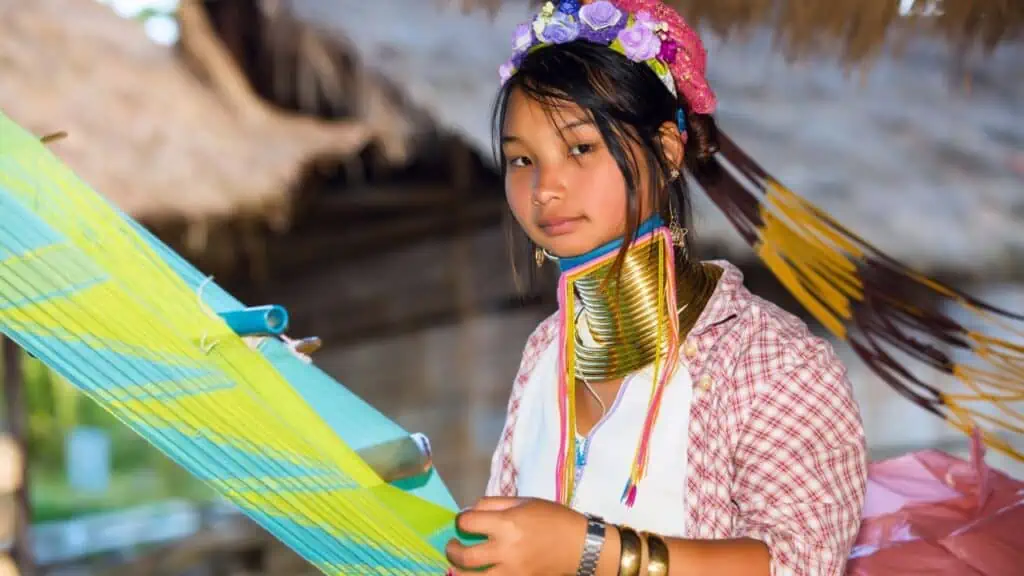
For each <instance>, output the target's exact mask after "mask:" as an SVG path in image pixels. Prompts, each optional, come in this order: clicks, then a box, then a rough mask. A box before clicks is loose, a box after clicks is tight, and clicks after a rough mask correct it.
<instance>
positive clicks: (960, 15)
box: [449, 0, 1024, 63]
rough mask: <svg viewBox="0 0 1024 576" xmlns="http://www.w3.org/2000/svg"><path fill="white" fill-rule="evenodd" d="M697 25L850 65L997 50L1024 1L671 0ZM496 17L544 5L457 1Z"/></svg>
mask: <svg viewBox="0 0 1024 576" xmlns="http://www.w3.org/2000/svg"><path fill="white" fill-rule="evenodd" d="M665 2H666V4H668V5H670V6H672V7H674V8H676V9H678V10H679V11H680V13H681V14H683V15H684V16H685V17H686V19H687V20H688V21H689V22H690V23H691V24H694V25H699V26H702V27H705V28H707V29H709V30H714V31H715V32H717V33H719V34H721V35H723V36H730V35H733V34H743V33H745V32H749V31H751V30H758V29H763V28H766V27H767V28H770V29H772V30H773V31H774V33H775V39H776V40H777V45H776V46H777V47H778V48H780V49H781V50H782V51H783V52H785V53H786V54H787V55H789V56H791V57H806V56H812V57H816V56H819V55H820V54H821V53H822V52H823V51H829V52H832V53H834V54H836V55H837V56H839V57H840V58H841V59H842V60H843V61H845V62H847V63H864V62H865V61H868V60H871V59H873V58H874V57H876V56H877V55H878V53H879V50H880V49H882V48H884V47H885V46H886V44H887V43H888V42H889V41H890V40H892V38H893V36H906V35H908V34H909V35H926V36H934V37H939V38H943V39H945V40H947V41H948V42H950V43H951V44H953V45H955V46H957V47H961V48H966V47H977V48H981V49H983V50H991V49H993V48H995V47H996V46H998V45H999V44H1000V43H1002V42H1006V41H1009V40H1012V39H1015V38H1016V39H1019V38H1020V37H1021V35H1022V34H1024V3H1022V2H1015V1H1011V2H1007V1H1006V0H822V1H813V2H807V1H799V2H798V1H794V0H734V1H732V2H724V1H722V0H665ZM453 3H454V4H457V5H459V6H461V7H462V9H464V10H467V11H471V10H474V9H479V8H482V9H485V10H487V11H488V12H491V13H494V12H496V11H497V10H498V9H499V8H500V7H501V6H503V5H513V6H514V7H519V6H522V5H523V4H529V5H531V6H537V5H539V4H541V3H543V0H455V2H449V4H453Z"/></svg>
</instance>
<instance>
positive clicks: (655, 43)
mask: <svg viewBox="0 0 1024 576" xmlns="http://www.w3.org/2000/svg"><path fill="white" fill-rule="evenodd" d="M618 40H619V42H620V43H621V44H622V48H623V52H624V53H625V54H626V58H629V59H630V60H632V61H634V62H643V61H644V60H650V59H651V58H654V57H655V56H657V55H658V52H659V51H660V50H661V39H660V38H658V36H657V35H656V34H655V33H654V30H651V29H650V28H648V27H647V26H644V25H643V24H641V23H640V22H636V23H634V24H633V25H632V26H630V27H628V28H626V29H624V30H623V31H622V32H619V38H618Z"/></svg>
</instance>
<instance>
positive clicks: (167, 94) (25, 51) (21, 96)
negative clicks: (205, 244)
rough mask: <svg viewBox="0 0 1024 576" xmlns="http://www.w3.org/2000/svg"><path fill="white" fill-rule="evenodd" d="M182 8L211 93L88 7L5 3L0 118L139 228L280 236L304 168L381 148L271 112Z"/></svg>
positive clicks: (104, 10) (188, 44)
mask: <svg viewBox="0 0 1024 576" xmlns="http://www.w3.org/2000/svg"><path fill="white" fill-rule="evenodd" d="M182 6H183V8H182V14H181V15H182V27H183V40H182V42H183V44H185V48H186V49H189V50H191V52H192V53H193V54H201V55H202V56H201V57H200V59H201V60H204V62H203V64H205V65H208V66H209V68H208V70H207V72H208V74H207V75H206V80H208V82H207V83H204V82H202V81H201V80H200V79H199V78H198V77H197V76H196V75H195V74H194V73H193V72H192V71H190V70H189V68H188V67H186V65H185V64H184V63H183V61H182V59H181V58H180V57H179V56H178V55H177V54H176V53H175V51H174V50H173V49H170V48H167V47H163V46H159V45H156V44H154V43H153V42H151V41H150V40H149V39H148V38H147V36H146V34H145V32H144V30H143V28H142V25H141V24H140V23H138V22H135V21H131V20H126V19H123V18H121V17H119V16H117V15H116V14H114V13H113V12H112V10H111V9H110V8H108V7H106V6H103V5H101V4H100V3H98V2H96V0H4V2H3V6H2V7H0V78H2V79H3V80H2V81H0V110H3V112H4V113H5V114H6V115H8V116H10V117H11V118H13V119H14V121H16V122H18V123H19V124H21V125H22V126H24V127H26V128H27V129H28V130H30V131H33V132H35V133H37V134H39V135H43V134H47V133H51V132H56V131H66V132H67V133H68V138H66V139H64V140H62V141H60V142H56V143H54V144H52V145H51V146H52V147H53V150H54V151H55V153H56V154H58V155H59V156H60V157H62V158H63V159H64V160H65V161H66V163H67V164H68V165H69V166H70V167H71V168H72V169H73V170H74V171H75V172H76V173H77V174H78V175H79V176H81V177H82V178H83V179H84V180H85V181H87V182H88V183H90V184H91V185H92V186H93V187H94V188H95V189H96V190H98V191H100V192H101V193H103V194H105V195H107V196H108V197H110V198H111V199H112V200H113V201H114V202H115V203H117V204H118V205H120V206H121V207H122V208H123V209H125V210H126V211H127V212H128V213H130V214H132V215H133V216H136V217H138V218H141V219H143V220H160V219H164V218H168V217H180V218H184V219H187V220H204V221H209V220H211V219H217V218H221V217H233V216H238V215H245V214H252V215H253V216H254V217H256V216H258V217H261V218H265V219H266V220H268V221H269V222H270V223H271V224H273V225H278V226H281V225H283V224H285V223H286V222H287V218H288V210H287V202H285V199H286V195H287V193H288V192H289V189H290V187H291V186H292V184H293V183H294V182H295V181H296V180H297V178H298V176H299V174H300V172H301V171H302V169H303V166H304V164H306V163H307V162H309V161H311V160H312V159H315V158H317V157H319V156H322V155H348V154H352V153H353V152H355V151H358V150H360V149H362V148H363V147H364V145H365V144H366V143H367V142H368V141H370V140H371V139H373V138H375V137H377V136H379V135H380V134H379V133H375V129H374V127H373V126H370V125H368V124H366V123H364V122H361V121H347V122H336V123H325V122H321V121H318V120H313V119H307V118H295V117H289V116H286V115H284V114H283V113H281V112H278V111H276V110H273V109H271V108H270V107H268V106H267V105H266V104H264V103H262V102H261V101H260V100H259V99H258V98H256V97H255V96H253V95H252V94H251V93H249V92H248V91H247V89H246V85H245V82H244V81H241V82H239V81H238V74H237V71H234V72H233V71H232V70H230V64H229V63H228V62H226V61H225V58H224V54H223V53H221V52H222V50H221V52H218V48H219V47H218V46H217V45H216V40H215V39H213V38H212V34H210V33H209V30H208V25H207V23H205V22H203V21H202V19H201V17H200V18H199V20H198V21H196V12H195V11H194V10H193V11H188V8H189V7H192V8H194V7H195V5H194V4H192V3H191V2H190V1H186V2H183V3H182ZM189 18H191V19H192V21H191V22H190V21H188V19H189ZM186 32H187V33H188V34H186ZM225 69H227V70H226V72H225ZM233 73H234V76H232V74H233ZM396 153H400V152H396Z"/></svg>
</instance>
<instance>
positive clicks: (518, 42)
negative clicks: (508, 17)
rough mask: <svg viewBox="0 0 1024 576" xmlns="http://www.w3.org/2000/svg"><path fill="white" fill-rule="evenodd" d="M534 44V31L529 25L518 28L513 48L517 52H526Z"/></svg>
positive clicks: (513, 39)
mask: <svg viewBox="0 0 1024 576" xmlns="http://www.w3.org/2000/svg"><path fill="white" fill-rule="evenodd" d="M531 44H533V30H532V29H531V28H530V24H529V23H523V24H520V25H519V26H516V32H515V35H514V36H513V38H512V48H513V49H514V50H515V51H516V52H525V51H526V50H528V49H529V48H530V45H531Z"/></svg>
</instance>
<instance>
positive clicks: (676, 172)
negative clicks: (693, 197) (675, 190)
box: [668, 168, 679, 180]
mask: <svg viewBox="0 0 1024 576" xmlns="http://www.w3.org/2000/svg"><path fill="white" fill-rule="evenodd" d="M668 175H669V176H670V177H671V178H672V179H673V180H675V179H676V178H679V170H676V169H675V168H673V169H672V171H671V172H669V173H668Z"/></svg>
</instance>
